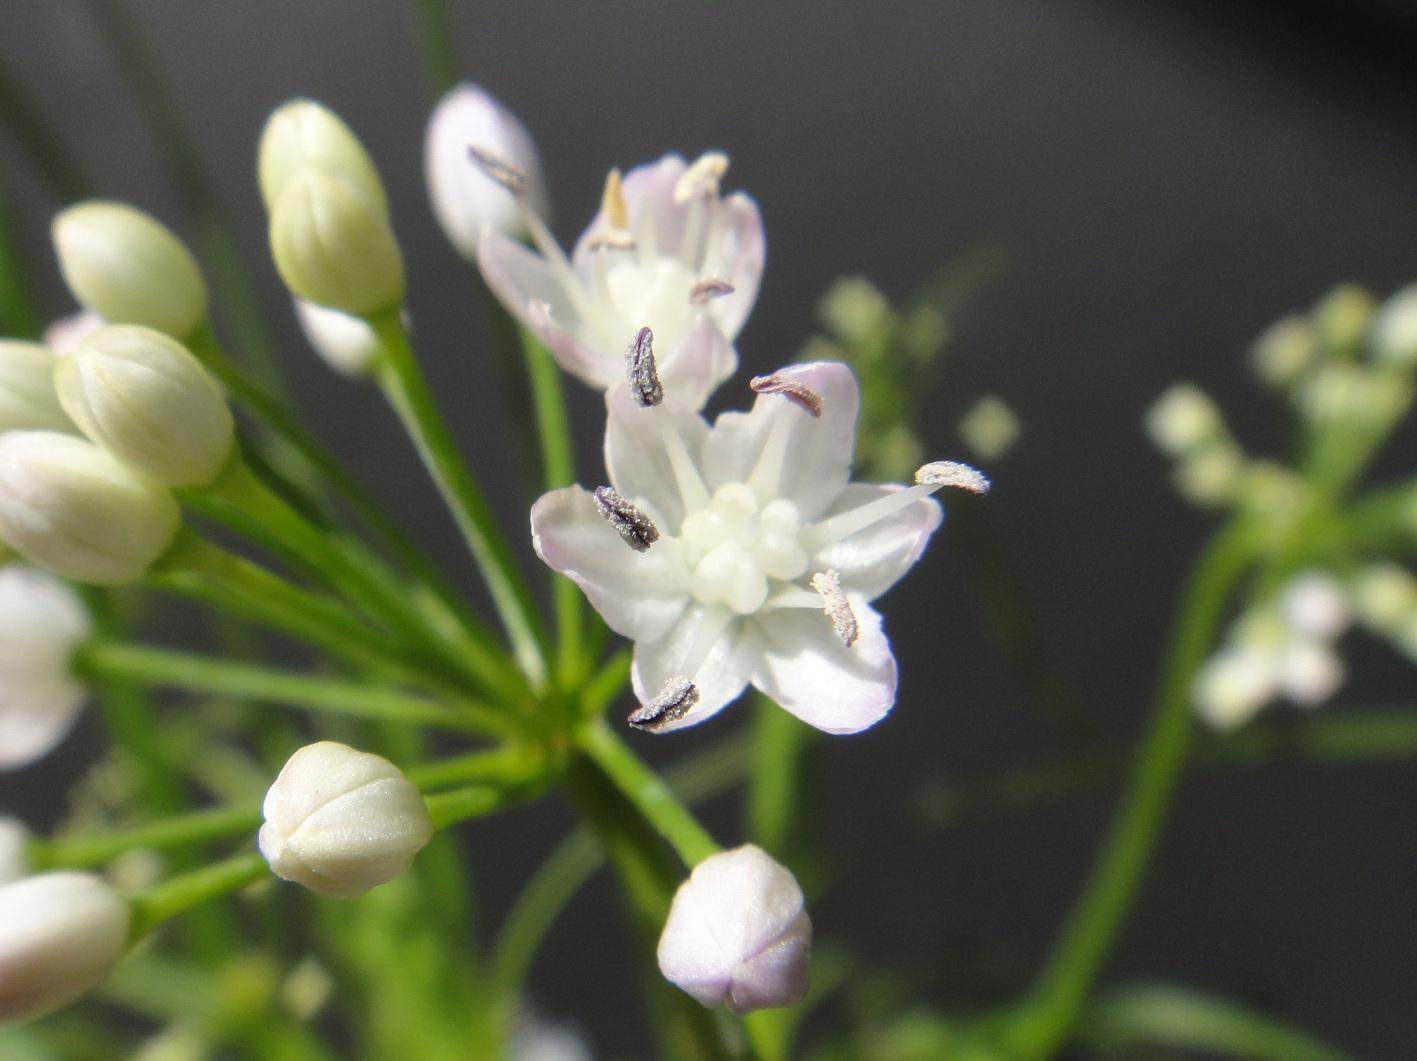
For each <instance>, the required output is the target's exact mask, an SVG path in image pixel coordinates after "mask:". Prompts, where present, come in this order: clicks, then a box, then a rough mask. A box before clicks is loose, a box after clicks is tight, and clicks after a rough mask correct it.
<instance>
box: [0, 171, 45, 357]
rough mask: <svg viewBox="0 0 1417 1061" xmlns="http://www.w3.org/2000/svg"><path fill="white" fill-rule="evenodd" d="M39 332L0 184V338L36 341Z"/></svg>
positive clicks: (37, 316)
mask: <svg viewBox="0 0 1417 1061" xmlns="http://www.w3.org/2000/svg"><path fill="white" fill-rule="evenodd" d="M39 332H40V322H39V315H38V314H36V313H35V311H34V302H33V301H32V299H31V298H30V292H29V288H28V285H27V284H26V283H25V272H24V267H23V266H22V265H21V263H20V255H19V254H18V252H17V251H16V249H15V239H14V231H13V229H12V228H11V225H10V212H9V211H8V210H7V209H6V208H5V187H4V184H3V183H0V336H7V337H11V338H17V339H36V338H38V337H39Z"/></svg>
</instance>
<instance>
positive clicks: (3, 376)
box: [0, 339, 74, 431]
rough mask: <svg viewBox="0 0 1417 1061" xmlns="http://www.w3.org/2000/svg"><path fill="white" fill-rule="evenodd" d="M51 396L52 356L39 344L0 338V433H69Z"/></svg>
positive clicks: (70, 427)
mask: <svg viewBox="0 0 1417 1061" xmlns="http://www.w3.org/2000/svg"><path fill="white" fill-rule="evenodd" d="M73 429H74V425H73V424H72V423H71V422H70V420H69V418H68V417H67V416H66V415H64V410H63V409H62V408H60V406H59V396H58V395H57V394H55V393H54V355H53V354H52V353H51V352H50V351H49V349H48V348H47V347H44V346H40V345H39V343H26V342H21V341H19V340H18V339H0V431H16V430H20V431H24V430H41V431H42V430H50V431H72V430H73Z"/></svg>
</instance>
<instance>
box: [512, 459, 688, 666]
mask: <svg viewBox="0 0 1417 1061" xmlns="http://www.w3.org/2000/svg"><path fill="white" fill-rule="evenodd" d="M531 541H532V545H533V546H534V547H535V548H536V555H537V556H539V557H541V559H542V560H544V561H545V562H546V563H547V565H548V566H550V567H551V568H553V569H554V570H556V571H559V572H561V574H563V575H566V576H567V577H568V578H571V579H574V580H575V582H576V584H577V585H578V586H580V587H581V589H582V590H584V591H585V595H586V597H588V598H589V599H590V603H591V605H592V606H593V607H594V608H595V610H596V611H598V612H599V613H600V614H601V617H602V618H604V620H605V621H606V623H607V624H609V626H610V628H611V629H612V630H614V631H615V632H616V633H617V634H622V635H623V636H625V637H628V638H630V639H631V640H634V641H642V640H647V639H653V638H657V637H660V636H662V635H663V634H664V633H665V632H666V631H667V630H668V629H669V628H670V626H672V625H673V623H674V621H675V620H676V619H678V618H679V616H680V615H681V614H682V613H683V611H684V608H685V607H686V606H687V604H688V600H689V598H688V591H687V588H686V582H685V577H686V576H685V573H684V570H683V566H682V564H681V563H680V562H679V559H678V554H677V552H676V551H675V546H674V544H673V543H672V542H669V541H666V540H664V539H663V538H661V539H660V540H659V541H658V542H656V543H655V544H653V545H651V546H650V547H649V548H648V549H647V550H645V551H644V552H642V553H641V552H636V551H635V550H633V549H631V548H630V547H629V546H628V545H626V544H625V543H624V542H623V541H622V540H621V539H620V536H619V534H617V533H616V532H615V530H614V528H612V527H611V526H610V524H608V523H607V522H605V520H604V518H602V516H601V515H600V513H599V511H597V509H596V507H595V502H594V501H593V500H592V499H591V496H590V494H589V493H587V492H586V491H585V490H583V489H581V488H580V487H579V486H572V487H568V488H566V489H564V490H553V491H552V492H551V493H549V494H543V495H542V496H541V498H540V499H539V500H538V501H537V502H536V504H535V505H533V506H532V509H531Z"/></svg>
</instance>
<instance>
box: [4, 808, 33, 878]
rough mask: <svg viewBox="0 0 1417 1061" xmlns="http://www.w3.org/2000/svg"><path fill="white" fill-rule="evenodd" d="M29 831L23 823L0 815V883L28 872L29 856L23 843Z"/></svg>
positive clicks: (25, 874)
mask: <svg viewBox="0 0 1417 1061" xmlns="http://www.w3.org/2000/svg"><path fill="white" fill-rule="evenodd" d="M29 838H30V831H29V830H28V829H26V828H25V823H24V822H22V821H20V819H18V818H12V817H10V816H9V815H0V884H9V883H10V882H11V881H12V880H19V879H20V878H21V877H24V876H27V875H28V874H29V871H30V869H29V858H28V857H27V856H26V855H25V844H27V843H29Z"/></svg>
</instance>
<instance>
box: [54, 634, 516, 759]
mask: <svg viewBox="0 0 1417 1061" xmlns="http://www.w3.org/2000/svg"><path fill="white" fill-rule="evenodd" d="M74 665H75V668H76V670H77V672H78V673H80V674H84V675H90V676H94V677H99V678H119V679H124V680H128V681H135V682H142V683H144V684H148V685H161V686H166V687H169V688H174V689H182V690H184V691H186V692H191V693H209V694H213V695H217V696H234V697H240V698H243V699H249V700H256V701H261V702H264V703H273V704H286V705H289V706H292V707H300V708H305V709H308V710H311V711H317V712H320V713H324V714H334V715H342V716H345V717H349V718H373V719H383V720H386V721H392V722H403V723H410V724H414V725H428V726H440V727H443V728H445V729H452V730H460V731H464V732H471V733H491V734H496V735H503V736H505V735H508V734H510V733H515V732H516V728H515V726H513V725H511V724H510V723H509V722H508V720H507V718H506V716H505V714H503V713H501V712H499V711H498V709H497V708H496V707H495V706H493V705H491V704H484V703H479V702H477V701H462V700H460V701H458V702H457V703H456V704H451V705H448V706H444V705H443V704H440V703H436V702H434V701H432V700H428V699H426V698H424V697H421V696H414V695H411V694H409V693H405V692H401V691H399V690H398V689H393V688H387V687H381V686H377V685H367V684H363V683H359V682H348V681H341V680H339V679H337V678H322V677H314V676H309V675H303V674H288V673H285V672H283V671H277V670H271V669H269V668H266V667H260V666H255V665H253V664H249V663H236V662H233V661H231V660H226V659H220V658H215V657H207V656H195V655H190V654H188V653H185V652H171V651H166V650H163V649H156V648H148V647H145V646H141V645H131V644H124V643H120V642H111V641H110V642H103V641H97V642H91V643H89V644H87V645H84V646H83V647H82V648H81V649H80V650H79V651H78V653H77V654H76V656H75V664H74Z"/></svg>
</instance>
